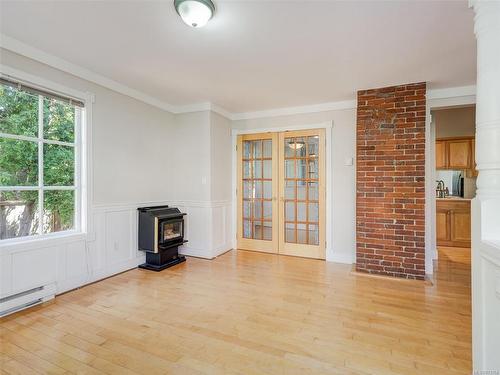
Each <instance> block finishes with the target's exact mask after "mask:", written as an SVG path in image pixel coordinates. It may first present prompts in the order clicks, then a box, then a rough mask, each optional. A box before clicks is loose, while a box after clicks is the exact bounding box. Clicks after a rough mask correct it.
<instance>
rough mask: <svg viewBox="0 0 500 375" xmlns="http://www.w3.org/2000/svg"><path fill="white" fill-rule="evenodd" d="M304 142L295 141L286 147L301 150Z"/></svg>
mask: <svg viewBox="0 0 500 375" xmlns="http://www.w3.org/2000/svg"><path fill="white" fill-rule="evenodd" d="M305 144H306V143H305V142H304V141H295V142H292V141H290V142H288V147H290V148H292V149H294V150H299V149H301V148H302V147H304V146H305Z"/></svg>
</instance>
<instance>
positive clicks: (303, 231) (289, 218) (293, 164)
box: [280, 135, 319, 245]
mask: <svg viewBox="0 0 500 375" xmlns="http://www.w3.org/2000/svg"><path fill="white" fill-rule="evenodd" d="M318 146H319V136H318V135H312V136H304V137H285V141H284V150H281V151H280V152H282V153H283V157H284V163H285V181H284V183H285V192H284V197H283V198H284V205H285V215H284V217H285V223H284V227H285V231H286V236H285V242H288V243H301V244H309V245H318V244H319V239H318V236H317V228H318V224H319V216H318V211H319V201H318V183H319V173H318V172H319V171H318V150H319V147H318Z"/></svg>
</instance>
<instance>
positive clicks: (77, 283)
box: [56, 255, 146, 295]
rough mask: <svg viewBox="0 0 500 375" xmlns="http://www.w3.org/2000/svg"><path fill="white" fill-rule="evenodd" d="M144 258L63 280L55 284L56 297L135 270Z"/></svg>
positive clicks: (129, 260) (140, 257) (142, 256)
mask: <svg viewBox="0 0 500 375" xmlns="http://www.w3.org/2000/svg"><path fill="white" fill-rule="evenodd" d="M145 259H146V257H145V256H144V255H140V256H138V257H136V258H133V259H128V260H126V261H123V262H119V263H116V264H113V265H110V266H108V267H103V268H101V269H98V270H95V271H94V272H93V273H92V274H90V275H89V274H85V275H81V276H78V277H73V278H71V279H66V280H63V281H62V282H58V283H57V293H56V294H57V295H59V294H62V293H66V292H68V291H70V290H73V289H77V288H80V287H82V286H84V285H87V284H91V283H94V282H96V281H99V280H102V279H106V278H108V277H110V276H114V275H117V274H119V273H122V272H125V271H128V270H131V269H134V268H136V267H137V266H138V265H139V264H142V263H144V261H145Z"/></svg>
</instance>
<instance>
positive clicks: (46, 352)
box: [0, 249, 471, 375]
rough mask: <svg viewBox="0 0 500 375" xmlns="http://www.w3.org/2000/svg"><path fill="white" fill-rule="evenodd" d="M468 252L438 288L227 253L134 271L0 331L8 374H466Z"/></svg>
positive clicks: (451, 262) (2, 324)
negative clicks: (163, 268) (164, 267)
mask: <svg viewBox="0 0 500 375" xmlns="http://www.w3.org/2000/svg"><path fill="white" fill-rule="evenodd" d="M469 254H470V251H469V249H458V250H457V249H442V250H441V251H440V261H439V262H438V265H437V273H436V276H435V279H434V281H433V282H434V284H433V285H431V283H429V282H421V281H408V280H388V279H385V278H373V277H365V276H358V275H355V274H353V273H352V272H351V271H352V267H351V266H348V265H341V264H334V263H326V262H323V261H319V260H312V259H301V258H293V257H286V256H277V255H272V254H262V253H253V252H246V251H231V252H229V253H226V254H224V255H222V256H220V257H219V258H217V259H215V260H212V261H207V260H201V259H196V258H189V259H188V261H187V262H186V263H183V264H181V265H178V266H176V267H174V268H171V269H169V270H166V271H164V272H160V273H155V272H150V271H146V270H139V269H135V270H132V271H129V272H126V273H123V274H120V275H118V276H115V277H112V278H110V279H107V280H104V281H101V282H98V283H96V284H93V285H89V286H87V287H84V288H82V289H79V290H75V291H73V292H70V293H67V294H65V295H62V296H59V297H57V298H56V299H55V301H54V302H52V303H47V304H45V305H44V306H38V307H35V308H33V309H31V310H27V311H24V312H20V313H17V314H14V315H12V316H9V317H7V318H4V319H3V320H1V321H0V336H1V339H0V373H2V374H32V373H33V374H38V373H53V374H64V373H90V374H97V373H109V374H132V373H138V374H245V375H247V374H273V375H274V374H404V375H411V374H423V375H432V374H435V375H446V374H460V375H465V374H470V373H471V305H470V255H469Z"/></svg>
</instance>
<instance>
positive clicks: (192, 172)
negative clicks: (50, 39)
mask: <svg viewBox="0 0 500 375" xmlns="http://www.w3.org/2000/svg"><path fill="white" fill-rule="evenodd" d="M0 52H1V53H0V56H1V61H0V63H1V64H2V66H6V67H11V68H14V69H16V70H18V71H22V72H24V73H27V74H30V75H33V76H37V77H40V78H43V79H44V80H47V81H50V82H52V83H55V84H58V85H62V86H65V87H68V88H71V89H73V90H78V91H80V92H90V93H93V94H94V95H95V102H94V103H93V105H92V129H91V134H92V138H91V144H92V148H91V150H89V151H91V159H92V169H91V172H92V173H91V176H90V177H91V178H90V181H91V183H92V184H91V189H90V196H89V199H90V209H89V212H88V218H89V220H88V222H89V228H88V232H87V233H84V234H80V235H73V236H69V237H64V238H53V239H50V240H42V241H41V240H32V241H29V242H24V243H22V244H5V243H3V244H0V273H1V275H0V298H1V297H4V296H6V295H12V294H16V293H18V292H22V291H24V290H27V289H30V288H33V287H36V286H39V285H42V284H55V287H56V292H57V293H61V292H64V291H67V290H69V289H72V288H75V287H78V286H81V285H83V284H85V283H88V282H92V281H95V280H98V279H100V278H103V277H107V276H110V275H112V274H115V273H117V272H121V271H124V270H127V269H130V268H134V267H136V266H137V265H138V264H140V263H142V262H143V261H144V254H143V253H142V252H140V251H138V250H137V212H136V211H137V207H140V206H145V205H153V204H171V205H176V206H178V207H180V209H181V210H183V211H184V212H186V213H188V215H187V218H186V237H187V239H188V240H189V242H188V244H187V245H186V246H185V247H183V248H182V249H181V252H183V253H186V254H190V255H196V256H201V257H205V258H212V257H214V256H216V255H217V254H219V253H221V252H224V251H226V250H228V249H230V247H231V245H230V237H229V236H230V230H227V223H230V219H228V216H227V215H228V214H229V215H230V197H229V198H227V196H228V192H230V190H227V191H226V190H223V189H219V188H218V186H219V184H223V183H224V181H225V180H224V177H223V176H224V174H226V175H228V174H229V176H230V173H231V172H230V165H229V169H228V170H227V171H225V168H227V162H226V163H224V162H225V160H223V159H224V158H223V157H222V155H223V154H224V153H226V152H227V155H228V157H227V158H226V159H230V155H231V153H230V144H231V137H230V134H229V131H228V130H227V127H228V123H227V120H225V119H224V118H218V117H215V116H213V115H212V114H211V112H209V111H204V112H196V113H189V114H183V115H173V114H171V113H169V112H166V111H164V110H162V109H158V108H156V107H153V106H151V105H149V104H145V103H143V102H140V101H138V100H135V99H132V98H130V97H128V96H125V95H122V94H119V93H117V92H115V91H112V90H109V89H106V88H104V87H101V86H99V85H96V84H93V83H91V82H88V81H85V80H83V79H80V78H77V77H75V76H72V75H70V74H67V73H64V72H61V71H59V70H57V69H54V68H51V67H49V66H47V65H45V64H42V63H39V62H37V61H34V60H31V59H29V58H26V57H23V56H20V55H17V54H14V53H12V52H9V51H7V50H4V49H2V50H0ZM212 119H213V124H212ZM212 133H213V135H212ZM224 135H225V137H226V139H224ZM211 137H216V139H214V140H213V141H212V138H211ZM227 145H229V148H228V146H227ZM215 149H216V150H215ZM212 161H214V162H217V164H218V166H217V168H215V169H214V172H213V173H214V178H215V177H216V178H217V181H219V180H220V182H217V183H215V182H214V186H216V187H217V189H214V197H213V198H212V196H211V184H212V176H211V164H212ZM229 163H230V161H229ZM221 176H222V177H221ZM228 179H229V186H230V177H229V178H228V177H226V180H228ZM227 189H230V187H228V188H227ZM215 190H217V191H218V192H220V194H219V193H217V194H215ZM229 194H230V193H229ZM224 198H226V201H223V199H224ZM212 199H218V201H217V202H213V201H212Z"/></svg>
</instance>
